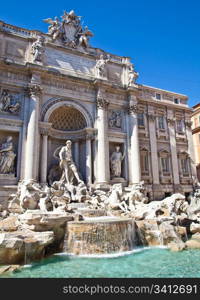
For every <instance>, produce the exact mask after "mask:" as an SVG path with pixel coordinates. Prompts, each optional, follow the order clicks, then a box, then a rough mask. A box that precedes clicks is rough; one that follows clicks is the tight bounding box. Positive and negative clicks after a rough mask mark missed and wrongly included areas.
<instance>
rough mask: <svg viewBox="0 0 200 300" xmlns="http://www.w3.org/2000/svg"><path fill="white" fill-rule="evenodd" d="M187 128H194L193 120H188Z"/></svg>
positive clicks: (186, 122)
mask: <svg viewBox="0 0 200 300" xmlns="http://www.w3.org/2000/svg"><path fill="white" fill-rule="evenodd" d="M185 126H186V127H188V128H191V127H192V121H191V120H186V121H185Z"/></svg>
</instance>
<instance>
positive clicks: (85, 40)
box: [77, 26, 93, 48]
mask: <svg viewBox="0 0 200 300" xmlns="http://www.w3.org/2000/svg"><path fill="white" fill-rule="evenodd" d="M77 36H78V40H79V43H78V45H79V46H82V47H84V48H87V47H88V46H89V38H90V37H92V36H93V33H92V32H91V31H90V30H89V29H88V27H87V26H85V28H84V29H81V30H80V32H78V33H77Z"/></svg>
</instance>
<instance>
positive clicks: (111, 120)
mask: <svg viewBox="0 0 200 300" xmlns="http://www.w3.org/2000/svg"><path fill="white" fill-rule="evenodd" d="M108 127H109V128H117V129H122V111H120V110H112V111H109V116H108Z"/></svg>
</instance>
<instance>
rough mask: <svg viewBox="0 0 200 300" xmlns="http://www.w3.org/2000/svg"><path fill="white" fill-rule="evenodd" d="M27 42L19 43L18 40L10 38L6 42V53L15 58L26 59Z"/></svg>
mask: <svg viewBox="0 0 200 300" xmlns="http://www.w3.org/2000/svg"><path fill="white" fill-rule="evenodd" d="M25 51H26V44H25V43H19V42H17V41H16V40H13V41H12V40H8V41H7V42H6V51H5V55H6V56H7V57H10V58H14V59H17V60H18V59H20V60H22V59H23V60H24V59H25Z"/></svg>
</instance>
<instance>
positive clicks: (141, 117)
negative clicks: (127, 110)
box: [138, 113, 144, 127]
mask: <svg viewBox="0 0 200 300" xmlns="http://www.w3.org/2000/svg"><path fill="white" fill-rule="evenodd" d="M138 126H143V127H144V114H143V113H139V114H138Z"/></svg>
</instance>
